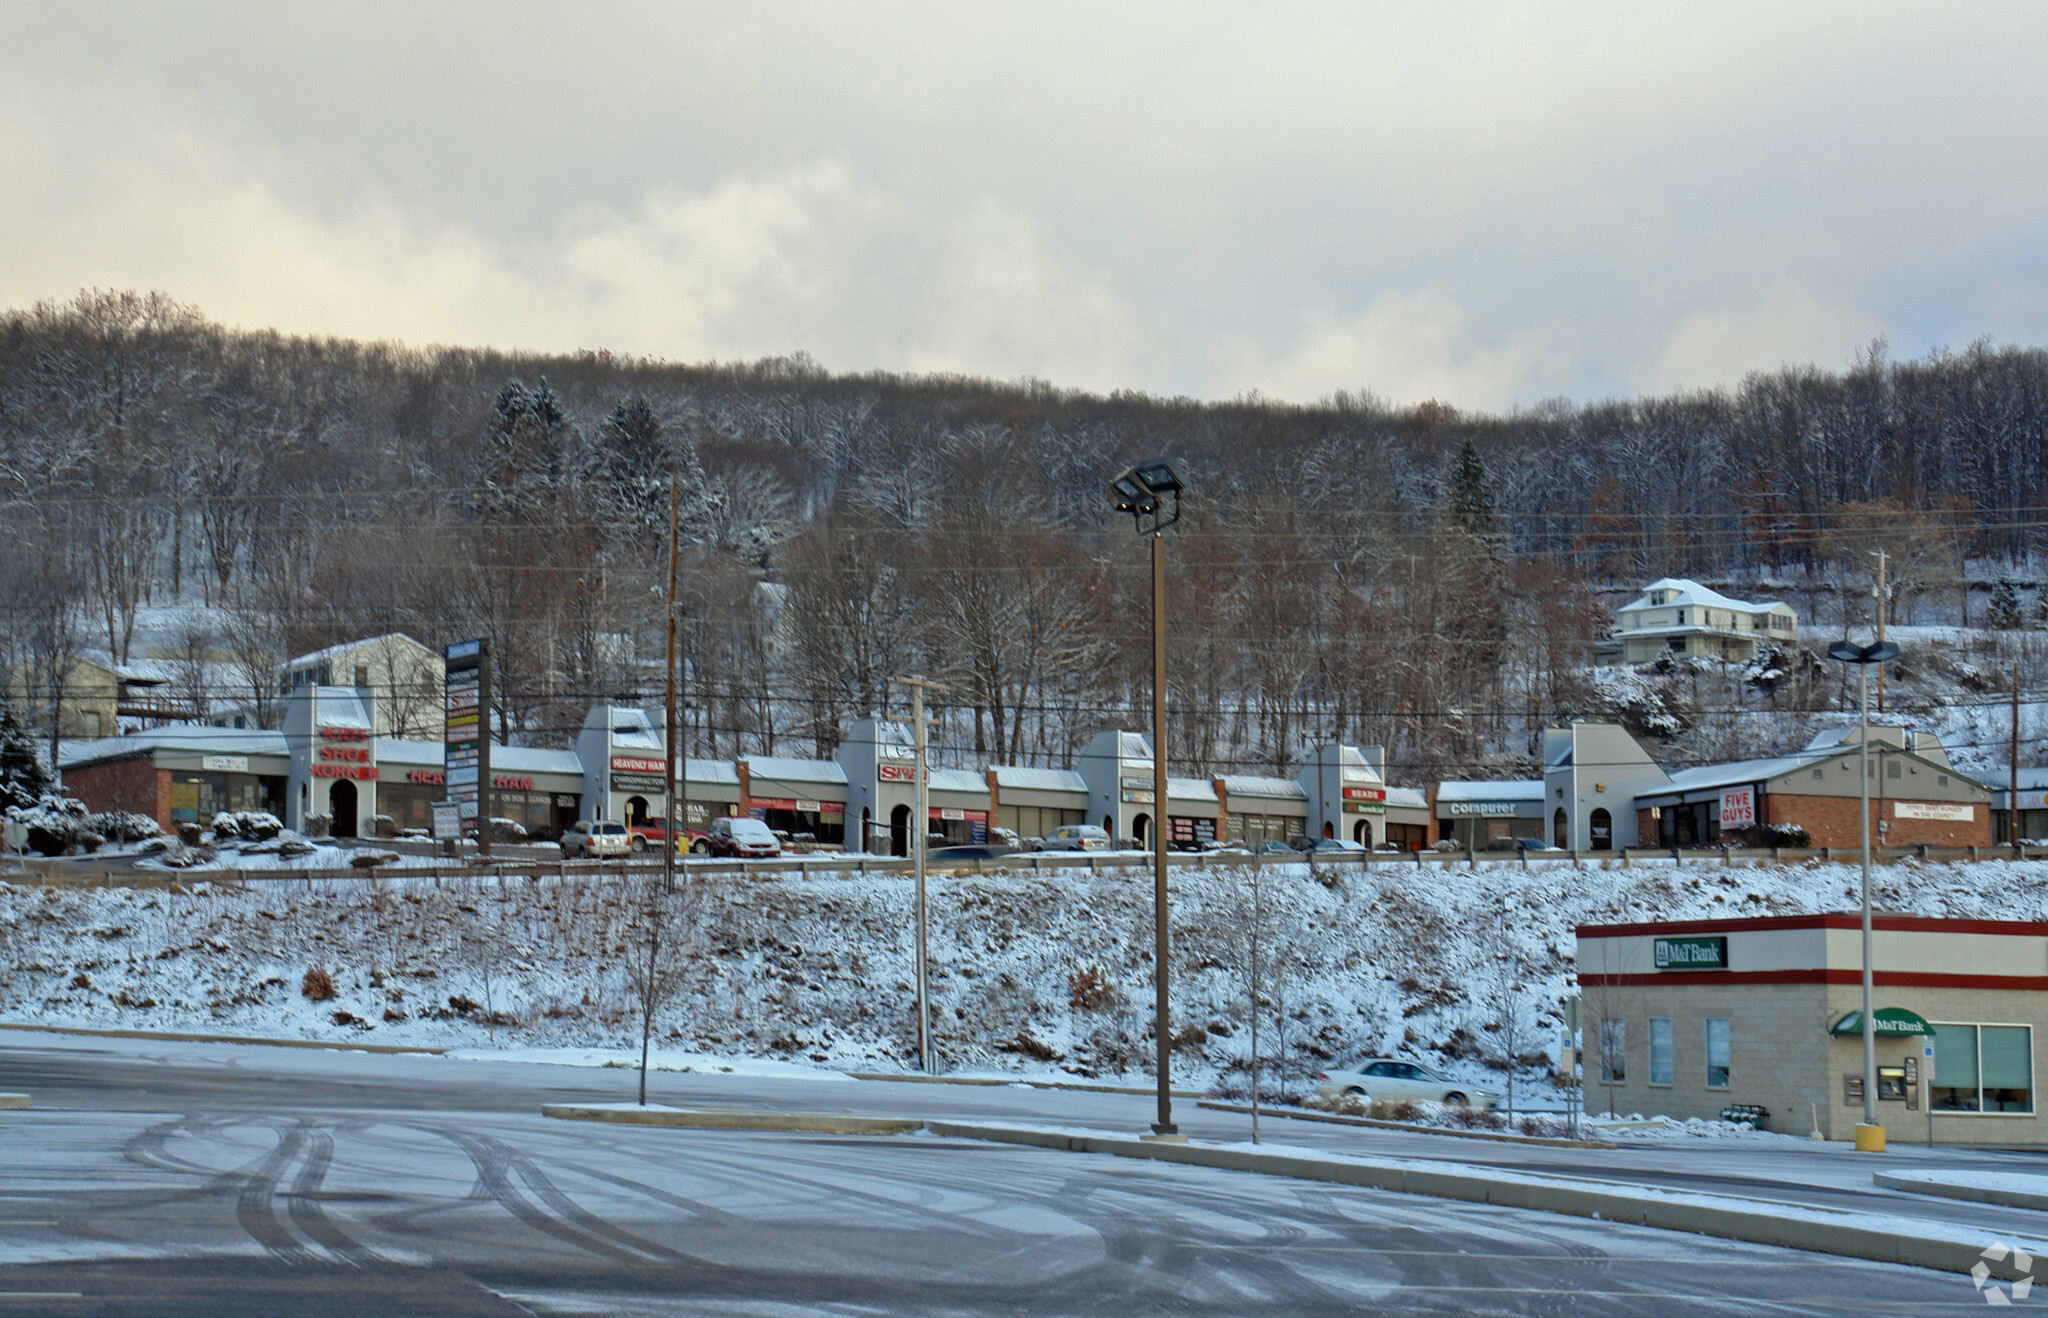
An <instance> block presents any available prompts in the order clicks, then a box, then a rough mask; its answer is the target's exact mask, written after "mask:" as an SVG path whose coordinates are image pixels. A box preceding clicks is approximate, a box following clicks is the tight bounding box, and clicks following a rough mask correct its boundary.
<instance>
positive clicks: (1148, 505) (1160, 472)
mask: <svg viewBox="0 0 2048 1318" xmlns="http://www.w3.org/2000/svg"><path fill="white" fill-rule="evenodd" d="M1180 491H1181V484H1180V477H1179V476H1177V475H1175V474H1174V470H1173V464H1172V463H1170V462H1168V461H1167V460H1166V459H1165V458H1147V459H1145V460H1144V461H1143V462H1140V463H1138V464H1137V465H1136V466H1134V467H1130V468H1127V469H1126V470H1125V471H1124V472H1123V473H1122V474H1121V475H1119V476H1117V477H1116V478H1115V479H1114V480H1112V481H1110V483H1109V503H1110V507H1112V508H1114V509H1116V511H1118V512H1120V513H1129V514H1130V515H1131V518H1132V520H1134V521H1135V522H1137V524H1138V533H1139V534H1140V535H1146V534H1150V533H1151V532H1154V531H1162V530H1165V529H1166V528H1167V527H1169V526H1172V525H1173V524H1174V523H1175V522H1177V521H1179V520H1180ZM1168 495H1171V496H1172V497H1173V508H1172V511H1171V512H1169V511H1168V510H1167V507H1166V499H1167V496H1168Z"/></svg>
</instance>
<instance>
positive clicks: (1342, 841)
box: [1307, 837, 1372, 854]
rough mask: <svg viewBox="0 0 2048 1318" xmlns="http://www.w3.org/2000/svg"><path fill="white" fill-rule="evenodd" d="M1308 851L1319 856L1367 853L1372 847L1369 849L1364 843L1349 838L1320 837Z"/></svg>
mask: <svg viewBox="0 0 2048 1318" xmlns="http://www.w3.org/2000/svg"><path fill="white" fill-rule="evenodd" d="M1307 849H1308V850H1309V851H1312V852H1316V853H1318V854H1328V853H1331V852H1340V853H1349V852H1354V851H1355V852H1366V851H1371V850H1372V848H1371V847H1368V846H1367V845H1365V843H1363V842H1353V841H1351V840H1350V839H1349V838H1341V837H1319V838H1317V839H1316V840H1315V842H1314V844H1313V845H1311V846H1310V847H1308V848H1307Z"/></svg>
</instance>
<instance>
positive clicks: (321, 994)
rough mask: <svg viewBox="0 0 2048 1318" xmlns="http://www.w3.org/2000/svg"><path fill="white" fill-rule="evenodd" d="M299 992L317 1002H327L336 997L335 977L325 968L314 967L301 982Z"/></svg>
mask: <svg viewBox="0 0 2048 1318" xmlns="http://www.w3.org/2000/svg"><path fill="white" fill-rule="evenodd" d="M299 992H301V993H303V994H305V995H306V996H307V997H309V998H311V999H312V1000H313V1001H315V1002H325V1001H327V1000H328V999H329V998H332V997H333V996H334V976H333V975H332V974H330V973H328V970H327V967H325V966H314V967H313V968H312V969H310V970H308V971H307V972H306V977H305V978H304V979H303V980H301V981H299Z"/></svg>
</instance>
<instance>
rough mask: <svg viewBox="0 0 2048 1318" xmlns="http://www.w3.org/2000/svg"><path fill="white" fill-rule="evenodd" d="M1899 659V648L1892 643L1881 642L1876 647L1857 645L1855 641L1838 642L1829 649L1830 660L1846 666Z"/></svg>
mask: <svg viewBox="0 0 2048 1318" xmlns="http://www.w3.org/2000/svg"><path fill="white" fill-rule="evenodd" d="M1898 657H1899V647H1898V646H1896V645H1894V644H1892V643H1891V642H1890V641H1879V642H1878V643H1877V644H1875V645H1857V644H1856V643H1855V642H1853V641H1836V642H1835V643H1834V644H1833V645H1830V646H1829V647H1828V658H1830V659H1835V660H1839V661H1840V662H1842V663H1845V664H1881V663H1884V662H1885V661H1886V660H1889V659H1896V658H1898Z"/></svg>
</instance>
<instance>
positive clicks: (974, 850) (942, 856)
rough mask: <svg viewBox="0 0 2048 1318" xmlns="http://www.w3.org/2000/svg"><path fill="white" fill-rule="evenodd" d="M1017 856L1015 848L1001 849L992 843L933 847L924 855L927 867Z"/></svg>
mask: <svg viewBox="0 0 2048 1318" xmlns="http://www.w3.org/2000/svg"><path fill="white" fill-rule="evenodd" d="M1016 854H1017V848H1015V847H999V846H996V845H994V844H992V843H982V842H973V843H966V844H963V845H961V846H957V847H933V848H932V849H931V850H930V851H927V852H925V853H924V863H925V864H927V865H958V864H963V863H965V862H967V861H974V860H1001V859H1002V858H1003V857H1005V856H1014V855H1016Z"/></svg>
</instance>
